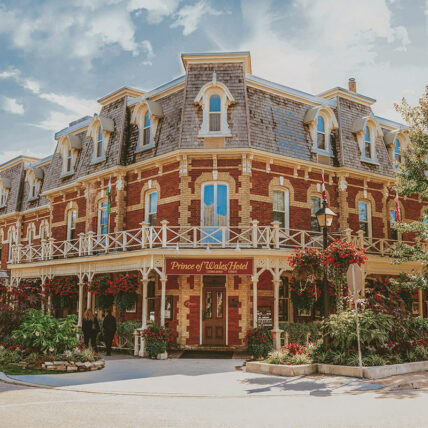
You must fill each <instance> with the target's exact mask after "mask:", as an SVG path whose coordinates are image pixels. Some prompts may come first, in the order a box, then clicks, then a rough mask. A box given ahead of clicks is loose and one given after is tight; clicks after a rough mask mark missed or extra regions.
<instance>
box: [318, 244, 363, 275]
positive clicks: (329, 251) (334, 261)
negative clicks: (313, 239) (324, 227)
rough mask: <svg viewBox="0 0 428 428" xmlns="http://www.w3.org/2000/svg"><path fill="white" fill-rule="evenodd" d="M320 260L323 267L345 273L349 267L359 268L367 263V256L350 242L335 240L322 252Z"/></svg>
mask: <svg viewBox="0 0 428 428" xmlns="http://www.w3.org/2000/svg"><path fill="white" fill-rule="evenodd" d="M321 260H322V263H323V264H324V265H325V266H327V267H329V268H334V269H335V270H336V271H337V270H339V271H341V272H345V273H346V271H347V270H348V267H349V265H351V264H354V263H355V264H357V265H358V266H361V265H362V264H364V263H365V262H366V261H367V256H366V250H365V249H364V248H361V249H359V248H357V247H356V246H355V244H353V243H352V242H344V241H342V240H341V239H337V240H336V241H334V242H332V243H331V244H330V245H329V246H328V247H327V248H326V249H325V250H324V251H323V252H322V257H321Z"/></svg>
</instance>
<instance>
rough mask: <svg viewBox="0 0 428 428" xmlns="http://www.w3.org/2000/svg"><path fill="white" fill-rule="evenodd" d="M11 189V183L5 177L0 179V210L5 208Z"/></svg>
mask: <svg viewBox="0 0 428 428" xmlns="http://www.w3.org/2000/svg"><path fill="white" fill-rule="evenodd" d="M10 188H11V182H10V180H9V178H7V177H0V208H2V207H5V206H6V204H7V198H8V196H9V191H10Z"/></svg>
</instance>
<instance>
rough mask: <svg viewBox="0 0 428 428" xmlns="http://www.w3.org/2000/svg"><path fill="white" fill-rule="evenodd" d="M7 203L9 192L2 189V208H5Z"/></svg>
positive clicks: (0, 202) (0, 199)
mask: <svg viewBox="0 0 428 428" xmlns="http://www.w3.org/2000/svg"><path fill="white" fill-rule="evenodd" d="M6 202H7V190H6V189H3V188H2V189H1V198H0V207H4V206H5V205H6Z"/></svg>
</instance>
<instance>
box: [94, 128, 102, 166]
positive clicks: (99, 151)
mask: <svg viewBox="0 0 428 428" xmlns="http://www.w3.org/2000/svg"><path fill="white" fill-rule="evenodd" d="M102 157H104V141H103V132H102V130H101V126H100V128H99V131H98V139H97V142H96V146H95V158H96V159H100V158H102Z"/></svg>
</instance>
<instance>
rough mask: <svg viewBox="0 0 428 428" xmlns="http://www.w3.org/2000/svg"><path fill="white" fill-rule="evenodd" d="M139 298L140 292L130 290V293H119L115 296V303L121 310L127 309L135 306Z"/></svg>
mask: <svg viewBox="0 0 428 428" xmlns="http://www.w3.org/2000/svg"><path fill="white" fill-rule="evenodd" d="M137 299H138V294H137V293H136V292H135V291H130V292H128V293H119V294H118V295H117V296H116V298H115V304H116V306H117V308H118V309H119V310H121V311H126V310H129V309H132V308H133V307H134V305H135V304H136V302H137Z"/></svg>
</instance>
